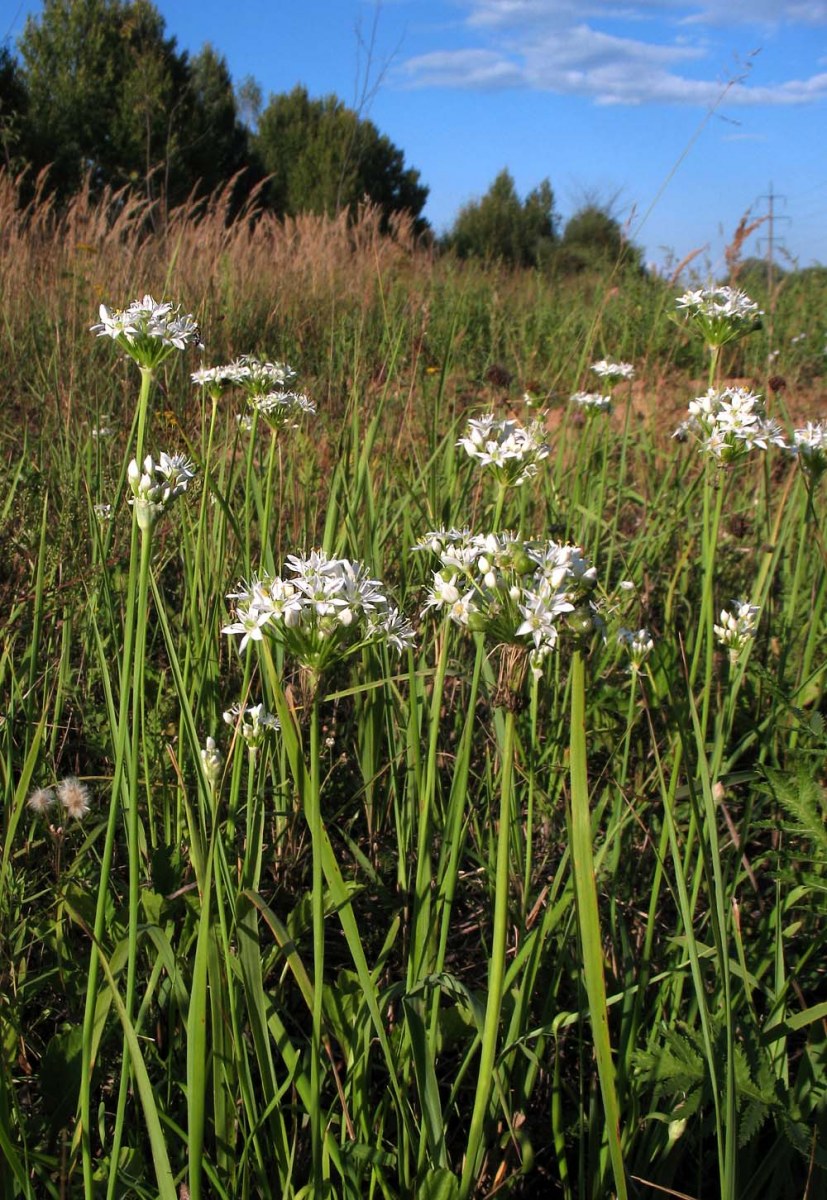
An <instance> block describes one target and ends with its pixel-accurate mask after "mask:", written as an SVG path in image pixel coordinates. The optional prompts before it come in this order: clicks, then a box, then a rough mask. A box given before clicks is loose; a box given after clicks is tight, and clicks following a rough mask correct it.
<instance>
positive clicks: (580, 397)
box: [569, 392, 612, 414]
mask: <svg viewBox="0 0 827 1200" xmlns="http://www.w3.org/2000/svg"><path fill="white" fill-rule="evenodd" d="M569 404H573V405H574V406H575V407H576V408H582V409H585V411H586V412H587V413H589V414H592V413H598V412H611V411H612V398H611V396H601V395H600V393H599V392H575V393H574V395H573V396H570V397H569Z"/></svg>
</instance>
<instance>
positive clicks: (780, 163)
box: [0, 0, 827, 274]
mask: <svg viewBox="0 0 827 1200" xmlns="http://www.w3.org/2000/svg"><path fill="white" fill-rule="evenodd" d="M155 3H156V7H157V8H158V9H159V10H160V11H161V13H162V14H163V16H164V17H165V19H166V22H167V30H168V33H170V34H173V35H174V36H175V37H176V38H177V40H178V44H179V47H183V48H185V49H187V50H190V51H192V52H196V51H198V50H199V49H200V47H201V46H202V45H203V43H204V42H205V41H209V42H211V43H212V44H213V45H214V46H215V47H216V49H217V50H219V51H220V52H221V53H222V54H223V55H224V56H225V57H226V59H227V62H228V65H229V68H230V71H231V73H232V76H233V78H234V80H236V81H239V80H241V79H242V78H244V77H245V76H247V75H252V76H254V77H255V78H256V79H257V80H258V82H259V83H260V85H261V87H262V89H263V92H264V96H265V100H266V97H267V95H268V94H269V93H270V92H282V91H287V90H289V89H290V88H292V87H293V86H294V85H295V84H297V83H302V84H304V85H305V86H306V87H307V88H308V90H309V91H310V93H311V94H312V95H326V94H328V93H330V92H335V93H336V94H337V95H338V96H340V97H341V98H342V99H343V100H345V101H346V102H347V103H349V104H353V105H354V106H359V105H360V103H362V102H363V107H362V111H363V113H364V115H366V116H369V117H370V118H371V119H372V120H373V121H374V122H375V123H376V125H377V126H378V127H379V128H380V129H381V130H382V132H384V133H387V134H388V136H389V137H390V138H391V140H392V141H394V142H395V143H396V144H397V145H398V146H400V147H401V148H402V149H403V150H404V152H405V157H406V161H407V163H409V164H410V165H412V166H414V167H416V168H417V169H418V170H419V171H420V173H421V175H422V178H423V180H424V182H425V183H426V184H427V185H428V186H429V187H430V189H431V191H430V197H429V201H428V206H427V209H426V216H427V217H428V218H429V219H430V221H431V222H432V224H433V225H434V227H435V228H436V229H438V230H442V229H444V228H446V227H447V226H449V225H450V223H451V221H452V219H453V217H454V215H455V214H456V212H457V209H458V208H459V207H460V205H462V204H463V203H464V202H466V201H468V200H470V199H473V198H474V197H477V196H480V195H481V194H482V193H484V192H485V191H486V189H487V188H488V186H489V184H490V183H491V181H492V179H493V178H494V176H495V175H496V174H497V173H498V172H499V171H500V170H502V168H503V167H507V168H508V169H509V170H510V171H511V173H512V175H513V176H514V179H515V181H516V184H517V188H518V191H520V193H521V194H525V193H526V192H528V191H530V190H531V189H532V188H533V187H535V186H536V185H537V184H538V183H539V182H540V181H541V180H542V179H544V178H546V177H548V178H549V180H550V181H551V184H552V187H553V189H554V193H555V197H556V201H557V208H558V210H559V212H560V214H561V215H562V216H563V217H564V218H565V217H567V216H569V215H571V213H572V212H574V211H575V210H576V209H577V208H578V206H580V205H581V204H582V203H584V202H587V201H590V200H595V199H596V200H597V201H599V202H609V201H612V202H613V204H614V208H615V212H616V215H617V216H618V218H619V219H620V220H622V221H626V222H628V225H629V230H630V233H631V236H632V238H633V240H635V241H636V242H638V244H640V245H641V246H643V247H644V248H645V253H646V259H647V261H649V262H652V263H657V264H664V263H666V262H668V261H669V260H670V257H671V259H672V260H673V261H677V260H680V259H682V258H683V257H684V256H685V255H687V254H689V253H690V252H691V251H693V250H696V249H698V248H700V247H706V249H705V250H704V251H703V253H702V254H700V255H699V256H698V257H697V259H696V260H695V265H696V267H698V268H699V269H700V270H701V272H702V273H703V272H705V271H708V272H709V273H710V274H715V273H716V272H719V271H720V270H721V268H722V265H723V246H724V244H725V243H726V241H727V240H728V239H729V238H730V237H731V235H732V232H733V231H734V229H735V227H736V226H737V224H738V221H739V220H740V218H741V216H742V215H743V214H744V213H745V212H746V211H747V210H748V209H751V210H752V215H753V217H758V216H760V215H762V214H764V213H766V212H767V207H768V202H767V196H768V194H769V191H770V188H771V187H772V189H773V192H774V193H775V196H776V199H775V205H774V207H775V213H776V216H777V218H778V220H777V222H776V225H775V229H774V231H773V232H774V237H775V239H776V241H777V243H778V246H779V250H780V252H781V254H782V255H783V253H784V252H785V251H786V253H788V254H789V255H790V256H791V258H792V259H793V260H795V261H797V262H798V263H799V265H801V266H807V265H809V264H810V263H812V262H816V261H818V262H824V263H827V202H826V201H827V0H611V2H608V0H383V2H382V3H374V0H155ZM40 9H41V4H40V3H38V2H36V0H3V4H2V8H0V14H1V15H0V38H3V37H7V38H9V39H10V40H11V42H12V43H13V42H14V41H15V39H16V38H17V37H18V36H19V34H20V32H21V31H22V28H23V25H24V22H25V18H26V16H27V14H28V13H35V14H36V13H38V12H39V11H40ZM768 233H769V229H768V226H767V225H766V224H765V225H764V226H763V227H762V228H761V229H759V230H758V232H757V233H756V234H755V235H754V236H753V238H752V240H751V242H750V243H749V245H748V248H747V253H754V254H759V253H760V254H763V253H765V251H766V244H767V243H766V238H767V236H768ZM759 239H761V240H759ZM781 261H783V258H782V260H781Z"/></svg>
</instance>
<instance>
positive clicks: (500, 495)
mask: <svg viewBox="0 0 827 1200" xmlns="http://www.w3.org/2000/svg"><path fill="white" fill-rule="evenodd" d="M507 491H508V484H507V483H498V484H497V499H496V502H495V504H494V522H493V524H492V526H491V532H492V533H499V532H500V521H501V520H502V517H503V505H504V504H505V494H506V492H507Z"/></svg>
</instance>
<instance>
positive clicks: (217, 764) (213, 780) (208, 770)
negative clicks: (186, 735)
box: [201, 737, 224, 791]
mask: <svg viewBox="0 0 827 1200" xmlns="http://www.w3.org/2000/svg"><path fill="white" fill-rule="evenodd" d="M223 763H224V757H223V755H222V753H221V751H220V750H219V749H218V747H217V746H216V744H215V738H211V737H208V738H207V740H206V742H205V744H204V748H203V749H202V751H201V766H202V767H203V768H204V774H205V776H206V778H207V783H208V784H209V785H210V789H211V790H212V791H215V787H216V784H217V783H218V781H219V779H220V778H221V767H222V765H223Z"/></svg>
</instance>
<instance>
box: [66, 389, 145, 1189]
mask: <svg viewBox="0 0 827 1200" xmlns="http://www.w3.org/2000/svg"><path fill="white" fill-rule="evenodd" d="M152 380H153V375H152V371H151V370H148V369H145V368H141V388H140V392H139V394H138V413H137V434H136V443H135V457H136V459H137V460H138V462H139V463H140V461H141V458H142V452H143V443H144V438H145V436H146V425H147V413H148V409H149V396H150V391H151V388H152ZM138 589H139V551H138V520H137V517H136V515H135V514H134V513H133V515H132V532H131V539H130V551H129V577H128V582H127V597H126V618H125V622H124V641H123V656H122V658H121V668H120V689H121V690H120V702H119V711H118V727H117V737H116V744H115V769H114V773H113V777H112V790H111V793H110V800H109V816H108V818H107V826H106V837H105V841H104V848H103V855H102V858H101V873H100V880H99V883H98V898H97V904H96V907H95V925H94V930H93V938H92V945H91V948H90V951H89V971H88V974H87V980H86V1000H85V1004H84V1012H83V1033H82V1039H81V1070H80V1096H79V1108H80V1136H81V1155H82V1160H83V1183H84V1190H85V1193H86V1195H87V1196H91V1195H92V1194H93V1188H94V1180H93V1164H92V1144H91V1128H92V1117H91V1087H92V1066H93V1064H92V1041H93V1034H94V1024H95V1007H96V1004H97V995H98V947H99V945H100V944H101V941H102V939H103V929H104V921H105V915H106V900H107V896H108V892H109V878H110V875H111V872H112V856H113V851H114V845H115V831H116V827H117V816H118V799H119V796H120V792H121V787H122V783H123V771H124V763H125V761H126V760H127V758H128V755H129V748H128V739H129V699H130V691H131V688H130V684H131V680H132V673H133V668H134V649H133V647H134V643H135V636H136V622H135V614H136V610H137V609H138V608H139V607H140V606H139V602H138ZM143 611H144V614H145V612H146V595H144V609H143ZM129 769H130V773H132V772H133V771H135V770H136V769H137V768H136V767H134V766H133V765H132V764H130V768H129Z"/></svg>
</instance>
